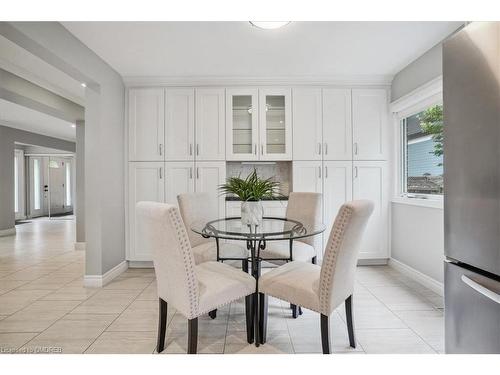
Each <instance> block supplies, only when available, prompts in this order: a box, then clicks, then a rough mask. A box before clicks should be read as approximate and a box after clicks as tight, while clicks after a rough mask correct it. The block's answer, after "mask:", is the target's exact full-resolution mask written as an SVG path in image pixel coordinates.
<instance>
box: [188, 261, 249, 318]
mask: <svg viewBox="0 0 500 375" xmlns="http://www.w3.org/2000/svg"><path fill="white" fill-rule="evenodd" d="M196 276H197V278H198V288H199V292H200V299H199V315H203V314H206V313H208V312H209V311H212V310H214V309H216V308H218V307H219V306H222V305H226V304H228V303H230V302H232V301H235V300H238V299H240V298H242V297H245V296H248V295H250V294H253V293H255V279H254V278H253V277H252V276H250V275H249V274H248V273H246V272H243V271H241V270H238V269H236V268H234V267H231V266H228V265H227V264H224V263H219V262H205V263H201V264H199V265H197V266H196Z"/></svg>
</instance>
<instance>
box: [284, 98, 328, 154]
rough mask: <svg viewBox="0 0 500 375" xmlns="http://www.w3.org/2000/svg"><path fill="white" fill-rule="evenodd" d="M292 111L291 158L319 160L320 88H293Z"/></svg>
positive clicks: (321, 137) (320, 139)
mask: <svg viewBox="0 0 500 375" xmlns="http://www.w3.org/2000/svg"><path fill="white" fill-rule="evenodd" d="M292 103H293V104H292V106H293V108H292V112H293V159H294V160H321V159H322V147H323V146H322V142H323V123H322V122H323V121H322V109H321V89H317V88H294V89H293V91H292Z"/></svg>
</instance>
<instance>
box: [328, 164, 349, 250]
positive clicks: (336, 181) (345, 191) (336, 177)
mask: <svg viewBox="0 0 500 375" xmlns="http://www.w3.org/2000/svg"><path fill="white" fill-rule="evenodd" d="M323 163H324V165H323V169H324V174H323V176H324V178H323V223H324V224H325V226H326V230H325V232H324V233H323V238H324V240H325V244H324V245H325V246H326V243H327V242H328V238H329V237H330V231H331V229H332V225H333V222H334V221H335V217H336V216H337V213H338V211H339V208H340V207H341V206H342V205H343V204H344V203H345V202H348V201H350V200H352V162H351V161H325V162H323ZM323 248H324V246H323Z"/></svg>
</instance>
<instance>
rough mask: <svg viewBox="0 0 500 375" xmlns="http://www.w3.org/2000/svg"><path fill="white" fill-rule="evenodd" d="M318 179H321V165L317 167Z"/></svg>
mask: <svg viewBox="0 0 500 375" xmlns="http://www.w3.org/2000/svg"><path fill="white" fill-rule="evenodd" d="M318 177H319V178H321V165H320V166H319V167H318Z"/></svg>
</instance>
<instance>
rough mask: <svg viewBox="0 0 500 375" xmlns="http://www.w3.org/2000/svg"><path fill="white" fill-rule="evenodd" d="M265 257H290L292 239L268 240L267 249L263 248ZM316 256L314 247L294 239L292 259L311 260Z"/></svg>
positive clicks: (261, 254)
mask: <svg viewBox="0 0 500 375" xmlns="http://www.w3.org/2000/svg"><path fill="white" fill-rule="evenodd" d="M260 256H261V257H262V258H263V259H270V258H282V259H283V258H284V259H286V258H288V257H289V256H290V241H267V242H266V249H265V250H261V252H260ZM315 256H316V251H315V250H314V247H312V246H311V245H309V244H306V243H304V242H301V241H293V248H292V260H299V261H301V262H310V261H311V259H312V258H313V257H315Z"/></svg>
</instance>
